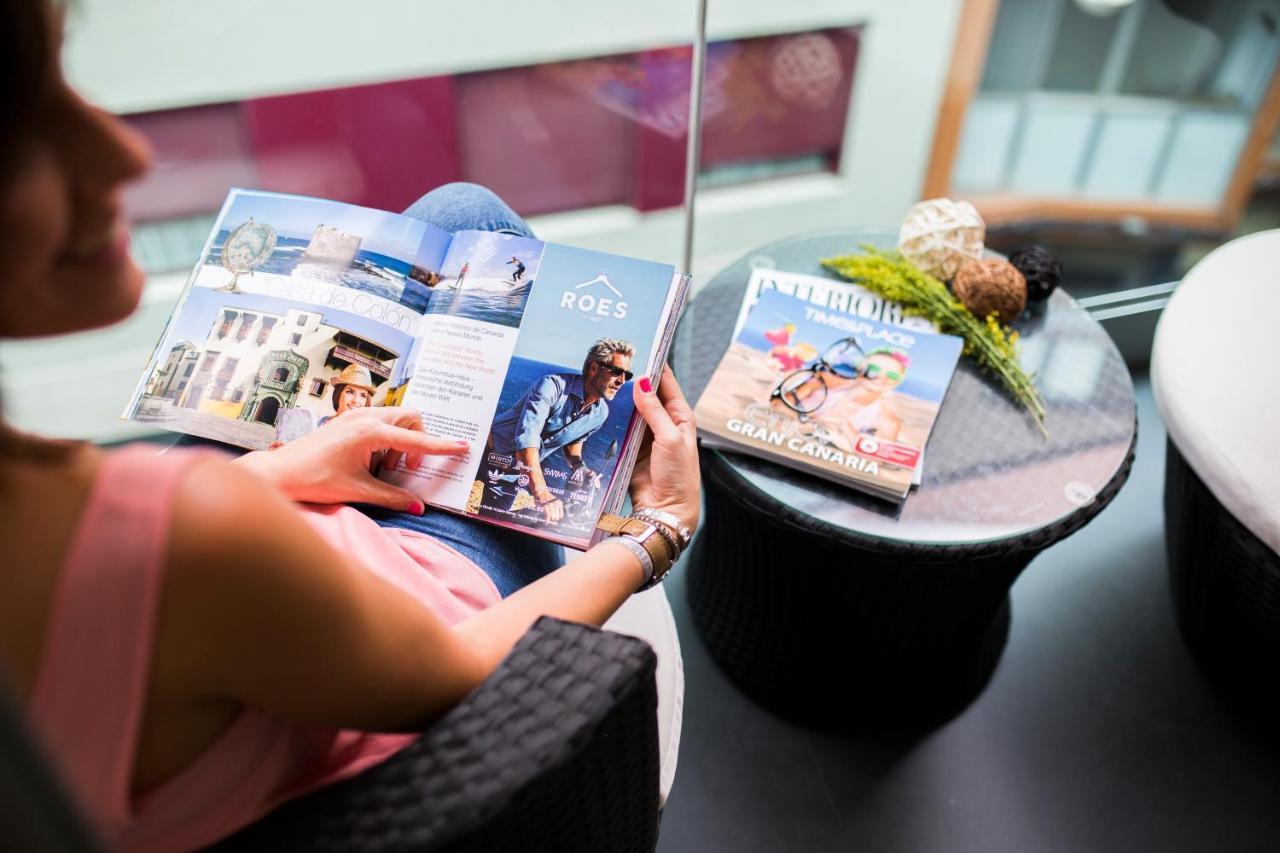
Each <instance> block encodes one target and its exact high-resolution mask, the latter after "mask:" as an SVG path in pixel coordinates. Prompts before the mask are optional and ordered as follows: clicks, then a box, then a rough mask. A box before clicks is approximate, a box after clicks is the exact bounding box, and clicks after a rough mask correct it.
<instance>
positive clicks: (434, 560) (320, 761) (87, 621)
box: [27, 446, 500, 851]
mask: <svg viewBox="0 0 1280 853" xmlns="http://www.w3.org/2000/svg"><path fill="white" fill-rule="evenodd" d="M197 457H198V454H197V453H195V452H191V451H187V452H177V451H170V452H169V453H166V454H164V455H162V456H161V455H157V454H156V453H155V451H154V448H148V447H145V446H137V447H132V448H129V449H126V450H121V451H117V452H114V453H111V454H109V455H107V457H106V458H105V459H104V461H103V464H102V469H101V472H100V474H99V475H98V478H97V481H96V482H95V484H94V486H93V489H92V491H91V494H90V497H89V500H88V503H87V504H86V506H85V510H84V513H83V515H82V517H81V519H80V521H79V524H78V526H77V528H76V530H75V532H74V534H73V536H72V540H71V543H70V547H69V549H68V551H67V558H66V562H65V564H64V565H63V568H62V576H61V577H60V578H59V580H58V585H57V591H56V593H55V597H54V604H53V609H52V612H51V614H50V619H49V625H48V630H47V633H46V636H45V644H44V651H43V657H42V659H41V665H40V670H39V673H38V675H37V679H36V684H35V688H34V690H33V692H32V695H31V699H30V701H29V703H28V709H27V710H28V716H29V718H30V720H31V722H32V725H33V727H34V728H35V729H36V731H37V732H39V734H40V735H41V736H42V739H43V740H44V742H45V745H46V747H47V749H48V751H49V752H50V754H51V755H52V756H53V760H54V762H55V764H57V765H58V767H59V768H60V770H61V772H62V776H63V778H64V780H65V781H66V782H67V784H68V786H69V787H70V789H71V791H72V793H73V795H74V796H75V797H76V798H77V799H78V800H79V802H80V804H81V806H82V807H83V809H84V810H85V812H86V813H87V814H88V815H89V816H90V817H91V818H92V819H93V820H94V821H95V823H96V824H97V826H98V828H99V831H100V832H101V834H102V835H103V837H104V840H105V841H107V843H108V844H109V845H110V846H111V847H112V848H113V849H120V850H129V851H135V850H136V851H143V850H148V851H150V850H156V851H165V850H185V849H190V848H193V847H201V846H204V845H206V844H209V843H211V842H213V841H216V840H217V839H219V838H222V837H225V836H227V835H229V834H231V833H232V832H234V831H235V830H237V829H239V828H241V827H244V826H246V825H248V824H250V823H252V822H253V821H254V820H256V819H258V818H259V817H261V816H262V815H264V814H265V813H266V812H268V811H270V810H271V809H272V808H274V807H275V806H276V805H278V804H280V803H281V802H283V801H285V800H287V799H290V798H292V797H296V796H298V795H300V794H303V793H306V792H308V791H311V790H314V789H316V788H318V787H321V786H323V785H327V784H331V783H333V782H336V781H339V780H341V779H345V778H347V777H349V776H352V775H355V774H356V773H359V772H360V771H361V770H364V769H365V768H367V767H370V766H372V765H374V764H376V763H378V762H380V761H383V760H385V759H386V758H388V757H389V756H391V755H393V754H394V753H395V752H397V751H398V750H400V749H402V748H403V747H404V746H406V745H408V744H409V743H411V742H412V741H413V739H414V737H415V736H414V735H402V734H372V733H367V732H357V731H341V730H337V729H325V728H318V727H306V726H298V725H291V724H288V723H285V722H282V721H280V720H276V719H274V718H271V717H269V716H267V715H265V714H261V713H258V712H255V711H252V710H246V711H244V712H243V713H242V714H241V715H240V716H239V717H238V718H237V720H236V721H235V723H233V724H232V726H231V728H229V729H228V730H227V731H226V732H225V733H223V735H222V736H221V737H220V738H219V739H218V740H217V741H216V742H214V743H213V744H212V745H211V746H210V747H209V748H208V749H207V750H206V751H205V752H204V753H203V754H201V755H200V756H199V757H198V758H197V759H196V761H195V762H194V763H193V764H191V765H190V766H189V767H187V768H186V769H184V770H183V771H181V772H180V773H178V774H177V775H176V776H174V777H173V778H172V779H170V780H169V781H167V782H165V783H164V784H163V785H161V786H159V787H158V788H156V789H155V790H153V791H150V792H147V793H146V794H144V795H142V796H139V797H134V796H131V795H130V780H131V778H132V776H133V764H134V757H135V754H136V752H137V747H138V737H139V730H140V725H141V720H142V715H143V711H144V704H145V697H146V693H147V684H148V678H149V673H148V668H149V666H150V662H151V657H152V641H153V636H152V635H153V631H154V628H155V625H156V623H157V621H158V620H157V607H158V605H159V599H160V591H161V587H162V584H163V580H164V570H165V557H166V553H167V538H168V532H169V521H170V513H171V507H172V505H173V495H174V490H175V488H176V486H177V484H178V482H179V481H180V479H181V477H182V476H183V474H184V473H185V472H186V471H187V470H189V468H190V467H191V464H192V462H193V460H194V459H196V458H197ZM303 512H304V513H306V516H307V518H308V521H309V522H310V523H311V524H312V526H313V527H314V528H315V530H316V532H317V533H318V534H319V535H321V536H323V537H324V538H325V539H326V540H327V541H328V542H330V543H331V544H332V545H334V546H335V547H337V548H339V549H341V550H342V551H344V552H346V553H347V554H349V555H352V556H354V557H355V558H356V559H358V560H360V561H361V562H362V563H363V564H364V565H365V566H366V567H368V568H369V569H370V570H371V571H375V572H376V573H377V574H379V575H380V576H382V577H383V578H386V579H387V580H389V581H391V582H392V583H394V584H396V585H397V586H398V587H399V588H401V589H402V590H404V591H405V593H406V594H408V595H411V596H413V597H414V598H415V599H417V600H418V601H420V602H421V603H422V604H423V605H424V606H426V607H429V608H431V609H432V610H433V611H435V612H436V613H438V614H439V615H440V616H441V618H443V619H445V620H446V621H448V622H450V623H452V622H455V621H457V620H459V619H462V618H465V617H466V616H468V615H470V614H472V613H474V612H476V611H477V610H479V609H481V608H483V607H486V606H488V605H489V604H491V603H493V602H495V601H497V600H498V599H499V598H500V596H499V594H498V591H497V589H496V588H495V587H494V585H493V582H492V581H490V580H489V578H488V576H487V575H485V574H484V573H483V572H482V571H481V570H480V569H479V568H478V567H477V566H476V565H475V564H474V563H472V562H470V561H469V560H467V559H466V558H465V557H463V556H462V555H460V554H458V553H457V552H456V551H454V550H453V549H451V548H449V547H447V546H445V545H443V544H441V543H439V542H436V541H435V540H433V539H430V538H428V537H425V536H422V535H420V534H414V533H411V532H408V531H402V530H396V529H387V528H381V527H378V525H377V524H375V523H374V522H373V521H371V520H370V519H368V518H366V517H365V516H364V515H362V514H360V513H359V512H358V511H356V510H354V509H351V508H350V507H304V508H303Z"/></svg>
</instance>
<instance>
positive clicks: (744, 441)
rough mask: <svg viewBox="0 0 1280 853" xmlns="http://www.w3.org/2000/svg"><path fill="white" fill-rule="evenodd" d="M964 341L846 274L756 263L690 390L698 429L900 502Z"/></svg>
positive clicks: (707, 440)
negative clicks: (727, 335) (695, 390)
mask: <svg viewBox="0 0 1280 853" xmlns="http://www.w3.org/2000/svg"><path fill="white" fill-rule="evenodd" d="M962 347H963V341H962V340H961V339H960V338H957V337H952V336H950V335H941V334H938V333H937V329H936V327H934V326H933V324H931V323H930V322H929V321H927V320H924V319H922V318H919V317H909V316H906V315H905V314H904V312H903V310H902V306H901V305H898V304H896V303H893V302H887V301H885V300H884V299H882V298H880V297H878V296H876V295H875V294H873V293H871V292H870V291H868V290H866V289H865V288H863V287H860V286H858V285H856V284H852V283H847V282H838V281H833V280H831V279H826V278H820V277H817V276H809V275H801V274H798V273H786V272H779V271H777V270H769V269H757V270H755V271H754V272H753V273H752V276H751V280H750V282H749V283H748V286H747V293H746V297H745V298H744V300H743V303H742V308H741V310H740V312H739V315H738V322H737V326H736V327H735V330H734V334H733V340H732V342H731V343H730V345H729V349H728V351H727V352H726V353H725V355H724V358H723V359H722V360H721V362H720V364H719V366H718V367H717V368H716V371H715V373H714V374H713V375H712V377H711V380H710V382H709V383H708V384H707V387H706V389H705V390H704V391H703V393H702V396H701V397H700V398H699V400H698V405H697V408H696V411H695V414H696V417H697V421H698V433H699V435H700V436H701V437H702V441H703V444H705V445H707V446H709V447H720V448H727V449H732V450H738V451H741V452H743V453H748V454H751V455H753V456H761V457H764V458H767V459H771V460H774V461H776V462H779V463H781V464H783V465H788V466H790V467H793V468H798V469H800V470H803V471H808V472H810V473H813V474H816V475H818V476H820V477H825V478H827V479H829V480H834V481H836V482H838V483H843V484H846V485H849V486H852V487H854V488H856V489H860V490H862V491H865V492H867V493H869V494H872V495H875V496H876V497H880V498H884V499H887V500H891V501H895V502H901V501H903V500H904V499H905V498H906V496H907V494H908V492H909V491H910V489H911V486H912V485H913V484H918V483H919V482H920V473H921V470H922V466H923V464H924V449H925V444H926V443H927V442H928V440H929V433H930V431H931V430H932V429H933V424H934V421H935V420H936V419H937V416H938V409H939V407H940V406H941V404H942V400H943V397H944V396H945V395H946V392H947V387H948V385H950V383H951V376H952V374H953V373H954V372H955V367H956V361H957V359H958V358H959V357H960V351H961V349H962Z"/></svg>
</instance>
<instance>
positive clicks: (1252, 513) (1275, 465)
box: [1151, 229, 1280, 553]
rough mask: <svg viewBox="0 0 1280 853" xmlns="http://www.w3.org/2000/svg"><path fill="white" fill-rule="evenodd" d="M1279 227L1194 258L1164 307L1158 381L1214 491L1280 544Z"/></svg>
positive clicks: (1174, 426)
mask: <svg viewBox="0 0 1280 853" xmlns="http://www.w3.org/2000/svg"><path fill="white" fill-rule="evenodd" d="M1278 367H1280V229H1278V230H1274V231H1263V232H1260V233H1258V234H1251V235H1249V236H1247V237H1241V238H1240V239H1238V240H1232V241H1231V242H1230V243H1227V244H1226V245H1225V246H1222V247H1220V248H1218V249H1216V250H1215V251H1213V252H1212V253H1211V254H1210V255H1208V257H1206V258H1205V259H1204V260H1202V261H1200V263H1198V264H1196V265H1195V267H1194V268H1193V269H1192V270H1191V272H1189V273H1187V277H1186V278H1185V279H1183V282H1182V285H1181V286H1180V287H1179V288H1178V290H1177V291H1176V292H1175V293H1174V295H1173V298H1172V299H1171V300H1170V301H1169V304H1168V306H1166V307H1165V309H1164V313H1163V315H1162V316H1161V318H1160V325H1159V326H1158V327H1157V329H1156V338H1155V346H1154V349H1153V351H1152V354H1151V386H1152V389H1153V391H1154V392H1155V397H1156V405H1157V406H1158V407H1159V409H1160V415H1161V417H1162V418H1163V419H1164V424H1165V427H1166V428H1167V429H1168V431H1169V437H1170V438H1171V439H1172V440H1173V443H1174V444H1175V445H1177V447H1178V450H1179V451H1180V452H1181V453H1182V456H1183V457H1184V458H1185V459H1186V460H1187V464H1188V465H1190V466H1191V469H1192V470H1193V471H1195V472H1196V475H1197V476H1198V477H1199V478H1200V479H1201V480H1202V481H1203V482H1204V484H1205V486H1207V487H1208V489H1209V491H1210V492H1212V493H1213V496H1214V497H1215V498H1217V499H1218V501H1219V502H1221V503H1222V505H1223V506H1224V507H1225V508H1226V509H1227V511H1228V512H1230V513H1231V514H1232V515H1233V516H1235V518H1236V519H1237V520H1238V521H1239V522H1240V523H1241V524H1243V525H1244V526H1245V527H1246V528H1247V529H1248V530H1249V531H1250V532H1251V533H1253V535H1255V536H1257V537H1258V538H1259V539H1260V540H1262V541H1263V542H1264V543H1266V545H1267V547H1269V548H1270V549H1271V550H1272V551H1275V552H1276V553H1280V373H1277V368H1278Z"/></svg>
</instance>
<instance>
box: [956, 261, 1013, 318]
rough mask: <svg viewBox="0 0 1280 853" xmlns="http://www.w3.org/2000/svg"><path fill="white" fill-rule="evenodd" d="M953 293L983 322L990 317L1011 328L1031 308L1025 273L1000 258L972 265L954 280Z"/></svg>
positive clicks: (961, 271)
mask: <svg viewBox="0 0 1280 853" xmlns="http://www.w3.org/2000/svg"><path fill="white" fill-rule="evenodd" d="M951 292H952V293H954V294H955V295H956V298H957V299H959V300H960V301H961V302H963V303H964V305H965V307H966V308H968V309H969V310H970V311H972V312H973V314H974V316H975V317H977V318H978V319H980V320H985V319H986V318H987V316H988V315H989V314H995V315H996V319H997V320H999V321H1000V322H1001V323H1004V324H1005V325H1008V324H1009V323H1012V322H1013V321H1014V320H1016V319H1018V315H1020V314H1021V313H1022V309H1024V308H1026V307H1027V285H1026V284H1025V283H1024V282H1023V280H1022V273H1020V272H1018V271H1017V270H1016V269H1014V267H1013V265H1012V264H1010V263H1009V262H1008V261H1006V260H1002V259H1000V258H985V259H983V260H981V261H969V262H968V263H967V264H965V265H964V266H962V267H960V271H959V272H957V273H956V277H955V278H953V279H952V280H951Z"/></svg>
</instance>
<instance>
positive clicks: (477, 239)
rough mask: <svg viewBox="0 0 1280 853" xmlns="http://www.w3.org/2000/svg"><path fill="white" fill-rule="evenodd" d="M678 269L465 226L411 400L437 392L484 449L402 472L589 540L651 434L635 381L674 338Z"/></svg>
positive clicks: (556, 532) (429, 398) (443, 416)
mask: <svg viewBox="0 0 1280 853" xmlns="http://www.w3.org/2000/svg"><path fill="white" fill-rule="evenodd" d="M535 248H537V249H540V251H538V252H537V253H536V254H535V252H534V250H535ZM512 258H515V259H516V260H517V261H518V263H511V260H512ZM521 266H523V271H521V270H520V267H521ZM673 272H674V269H673V267H672V266H670V265H665V264H658V263H652V262H649V261H642V260H636V259H633V258H624V257H620V256H617V255H608V254H604V253H601V252H592V251H588V250H584V249H575V248H571V247H568V246H560V245H555V244H540V243H538V242H537V241H534V240H528V239H527V238H523V237H518V236H514V235H504V234H472V233H471V232H461V233H459V234H458V235H457V236H456V237H455V241H454V245H453V247H451V250H450V255H449V257H448V258H447V259H446V261H445V265H444V278H443V281H444V282H445V283H448V282H450V281H455V282H456V281H459V280H460V284H461V287H460V288H458V289H457V292H455V293H453V294H449V293H448V292H444V291H442V292H440V293H436V294H433V298H432V305H431V307H430V309H429V312H428V314H427V315H426V317H425V318H424V321H423V327H422V331H421V334H420V338H421V343H420V346H419V348H418V350H417V358H416V364H415V366H414V368H413V379H412V381H411V382H410V386H409V389H408V394H407V397H406V399H407V400H418V399H421V400H423V401H424V402H425V403H429V404H430V408H431V412H433V413H435V414H430V415H428V416H427V417H428V418H429V423H428V424H427V429H428V430H429V431H431V432H433V433H435V434H437V435H441V436H442V437H445V438H458V439H464V440H467V441H470V442H472V443H473V448H474V449H473V451H472V452H471V453H469V454H468V455H467V456H465V457H463V458H454V459H447V460H446V459H430V460H424V464H423V466H422V467H421V468H419V469H418V470H417V471H412V472H411V471H407V470H404V469H403V466H402V467H401V468H400V470H397V471H395V472H392V473H390V474H389V475H388V476H389V478H390V479H392V481H393V482H397V483H400V484H402V485H404V486H405V487H406V488H410V489H412V490H413V491H415V492H416V493H417V494H420V495H422V496H423V497H424V498H425V499H426V500H427V501H429V502H430V503H432V504H434V505H436V506H439V507H444V508H447V509H453V510H455V511H459V512H464V513H467V514H470V515H476V516H479V517H481V518H484V519H486V520H489V521H491V522H494V523H497V524H500V525H504V526H509V527H516V528H519V529H522V530H525V531H527V532H532V533H535V534H536V535H539V536H541V537H543V538H548V539H553V540H555V541H559V542H562V543H564V544H568V545H571V546H576V547H585V545H586V544H588V543H589V541H590V539H591V536H592V533H593V531H594V528H595V524H596V521H597V520H598V518H599V515H600V512H601V509H602V505H603V503H604V500H605V497H606V495H607V494H609V493H610V490H611V486H612V483H613V480H614V478H615V475H616V473H617V472H618V470H619V462H620V460H621V459H623V458H626V456H627V453H626V452H627V451H628V450H629V444H628V443H629V441H630V437H631V436H632V435H634V434H638V430H636V429H633V425H634V422H635V420H636V419H635V418H634V417H633V415H634V405H633V403H632V396H631V395H632V388H631V383H632V381H633V379H634V377H635V376H636V375H637V374H638V373H640V372H642V371H648V370H652V369H653V361H654V358H655V356H656V354H657V353H658V352H659V350H660V348H661V347H662V345H663V343H664V342H663V335H664V334H665V333H666V330H667V323H666V321H667V317H668V314H669V312H670V310H671V307H672V306H671V291H672V289H673V283H674V282H679V281H681V278H680V277H676V276H674V275H673ZM503 287H505V288H506V290H503V289H502V288H503ZM631 458H634V454H631Z"/></svg>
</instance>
